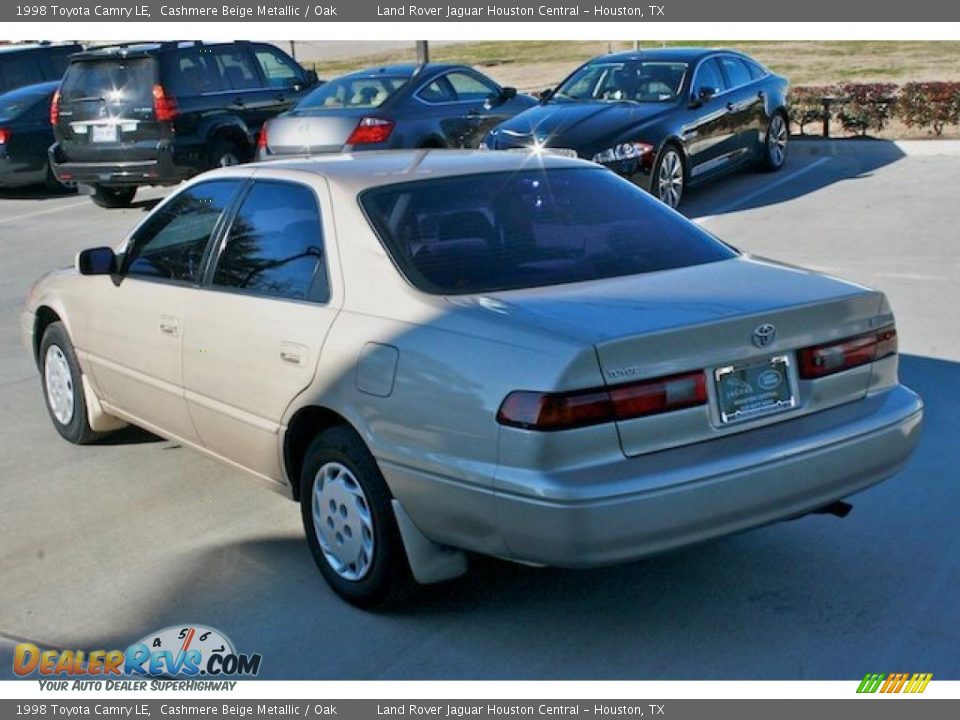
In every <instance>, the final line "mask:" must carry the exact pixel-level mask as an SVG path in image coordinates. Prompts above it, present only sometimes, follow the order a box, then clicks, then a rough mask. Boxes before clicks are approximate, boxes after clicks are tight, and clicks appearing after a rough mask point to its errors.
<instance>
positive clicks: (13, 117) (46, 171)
mask: <svg viewBox="0 0 960 720" xmlns="http://www.w3.org/2000/svg"><path fill="white" fill-rule="evenodd" d="M59 85H60V81H59V80H58V81H56V82H46V83H41V84H40V85H27V86H26V87H21V88H17V89H16V90H11V91H10V92H8V93H4V94H3V95H0V187H3V188H9V187H23V186H26V185H40V184H46V185H47V186H48V187H49V188H50V189H51V190H54V189H59V188H61V187H62V186H61V185H60V183H58V182H57V180H56V178H54V177H53V173H52V172H51V170H50V163H49V162H48V160H47V148H49V147H50V146H51V145H52V144H53V128H52V127H51V125H50V99H51V98H52V97H53V93H54V91H55V90H56V89H57V87H58V86H59Z"/></svg>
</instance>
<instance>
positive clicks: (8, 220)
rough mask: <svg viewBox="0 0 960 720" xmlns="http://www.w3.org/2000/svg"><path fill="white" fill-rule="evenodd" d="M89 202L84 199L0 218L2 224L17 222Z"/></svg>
mask: <svg viewBox="0 0 960 720" xmlns="http://www.w3.org/2000/svg"><path fill="white" fill-rule="evenodd" d="M88 204H89V201H88V200H84V201H83V202H75V203H70V204H69V205H58V206H57V207H53V208H47V209H46V210H36V211H35V212H29V213H24V214H23V215H14V216H13V217H11V218H0V225H4V224H6V223H11V222H16V221H17V220H26V219H27V218H32V217H36V216H37V215H49V214H50V213H55V212H60V211H61V210H69V209H70V208H76V207H80V206H81V205H88Z"/></svg>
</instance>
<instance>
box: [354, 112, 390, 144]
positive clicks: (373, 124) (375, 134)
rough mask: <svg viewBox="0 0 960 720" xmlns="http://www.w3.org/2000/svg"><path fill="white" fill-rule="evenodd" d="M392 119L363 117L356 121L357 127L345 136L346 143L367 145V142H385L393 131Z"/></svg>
mask: <svg viewBox="0 0 960 720" xmlns="http://www.w3.org/2000/svg"><path fill="white" fill-rule="evenodd" d="M395 124H396V123H394V122H393V120H387V119H386V118H378V117H364V118H361V119H360V122H359V123H357V127H356V128H354V130H353V132H352V133H350V137H348V138H347V145H367V144H369V143H381V142H386V140H387V138H389V137H390V133H392V132H393V126H394V125H395Z"/></svg>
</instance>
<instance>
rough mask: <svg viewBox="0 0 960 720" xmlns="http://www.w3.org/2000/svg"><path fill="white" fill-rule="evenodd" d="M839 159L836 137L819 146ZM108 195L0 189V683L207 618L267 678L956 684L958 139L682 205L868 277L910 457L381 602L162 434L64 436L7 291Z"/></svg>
mask: <svg viewBox="0 0 960 720" xmlns="http://www.w3.org/2000/svg"><path fill="white" fill-rule="evenodd" d="M838 148H839V149H838ZM165 192H166V191H164V190H148V191H143V192H141V193H140V195H139V196H138V201H137V205H136V206H135V207H133V208H131V209H127V210H104V209H101V208H98V207H95V206H94V205H93V204H92V203H91V202H90V201H89V200H88V199H87V198H84V197H78V196H76V195H57V196H48V195H45V194H42V193H38V194H32V193H29V192H8V193H3V194H0V579H2V582H0V677H10V676H11V657H12V649H13V646H14V645H15V644H16V643H17V642H20V641H23V640H29V641H32V642H35V643H37V644H39V645H42V646H46V647H51V648H86V649H94V648H113V647H125V646H126V645H127V644H129V643H130V642H133V641H135V640H137V639H139V638H141V637H143V636H145V635H146V634H147V633H148V632H150V631H153V630H157V629H160V628H163V627H166V626H169V625H175V624H181V623H201V624H205V625H209V626H213V627H215V628H218V629H219V630H221V631H222V632H224V633H225V634H226V635H228V636H229V637H230V638H231V639H232V640H233V642H234V644H235V646H236V647H237V648H238V649H239V650H240V651H241V652H259V653H261V654H262V655H263V666H262V677H266V678H272V679H298V678H310V679H338V678H351V679H405V678H414V679H446V678H458V679H567V678H569V679H728V678H740V679H847V680H851V679H854V678H856V679H859V678H861V677H863V675H864V674H865V673H866V672H868V671H872V672H893V671H898V672H921V671H922V672H932V673H934V677H935V678H940V679H946V678H950V679H960V653H958V652H957V648H958V647H960V521H958V520H960V482H958V474H957V468H960V442H957V432H958V430H960V409H958V398H960V393H958V390H957V388H958V387H960V283H958V282H957V278H958V277H960V233H958V228H960V202H958V198H960V152H957V151H956V149H955V146H953V145H950V144H949V143H930V144H928V145H925V146H922V147H921V148H918V149H917V148H913V147H912V146H909V147H908V146H897V145H894V144H892V143H883V142H875V143H867V144H864V143H848V144H839V145H838V144H834V145H827V144H822V143H809V144H806V145H801V144H800V143H797V144H795V146H794V152H793V153H792V155H791V157H790V159H789V161H788V164H787V166H786V167H785V168H784V170H783V171H781V172H780V173H778V174H773V175H764V174H757V173H744V174H741V175H737V176H735V177H732V178H729V179H726V180H723V181H720V182H719V183H717V184H715V185H712V186H710V187H709V188H707V189H704V190H701V191H696V192H693V193H692V194H691V195H690V197H689V198H688V202H687V203H686V206H685V208H684V211H685V212H686V213H687V214H688V215H690V216H691V217H693V218H695V219H697V221H698V222H701V223H702V224H703V226H704V227H706V228H708V229H709V230H711V231H712V232H715V233H717V234H718V235H720V236H721V237H722V238H724V239H726V240H727V241H729V242H731V243H732V244H733V245H735V246H737V247H739V248H741V249H742V250H744V251H747V252H750V253H753V254H757V255H763V256H768V257H773V258H777V259H780V260H783V261H786V262H791V263H796V264H798V265H804V266H808V267H812V268H815V269H818V270H822V271H825V272H828V273H831V274H836V275H840V276H842V277H845V278H849V279H852V280H855V281H858V282H863V283H865V284H869V285H872V286H875V287H879V288H881V289H883V290H885V291H886V292H887V293H888V295H889V297H890V299H891V302H892V304H893V307H894V310H895V312H896V313H897V318H898V331H899V338H900V350H901V353H902V359H901V373H902V377H903V379H904V381H905V382H906V383H907V384H908V385H909V386H911V387H912V388H914V389H915V390H917V391H918V392H919V393H920V394H921V395H922V396H923V398H924V400H925V401H926V403H927V416H926V427H925V430H924V435H923V439H922V441H921V444H920V447H919V450H918V451H917V454H916V456H915V458H914V459H913V461H912V462H911V463H910V465H909V466H908V467H907V468H906V469H905V470H903V471H902V472H901V473H900V474H899V475H897V476H896V477H895V478H894V479H892V480H890V481H888V482H886V483H883V484H881V485H879V486H877V487H875V488H872V489H870V490H869V491H867V492H865V493H862V494H860V495H858V496H856V497H855V498H853V500H852V502H853V504H854V511H853V513H852V514H851V515H850V516H848V517H847V518H846V519H843V520H839V519H836V518H833V517H829V516H811V517H807V518H803V519H800V520H796V521H792V522H788V523H781V524H778V525H774V526H771V527H767V528H763V529H760V530H755V531H752V532H749V533H744V534H741V535H737V536H734V537H729V538H725V539H721V540H717V541H713V542H710V543H707V544H704V545H700V546H697V547H692V548H687V549H685V550H682V551H679V552H674V553H671V554H668V555H664V556H659V557H656V558H653V559H649V560H646V561H643V562H637V563H633V564H630V565H624V566H618V567H612V568H606V569H601V570H591V571H569V570H555V569H534V568H529V567H523V566H519V565H513V564H509V563H505V562H501V561H496V560H490V559H478V560H476V561H474V562H473V563H472V570H471V572H470V574H468V575H467V576H466V577H463V578H460V579H458V580H456V581H454V582H451V583H447V584H445V585H442V586H435V587H433V588H429V589H427V590H425V591H424V592H423V594H422V595H421V596H420V597H419V598H418V600H417V601H416V602H414V603H412V604H410V605H409V606H407V607H405V608H403V609H401V610H399V611H395V612H391V613H369V612H363V611H360V610H356V609H354V608H351V607H349V606H347V605H345V604H344V603H342V602H341V601H340V600H338V599H337V598H336V597H335V596H334V595H333V593H332V592H331V591H330V590H328V588H327V586H326V585H325V584H324V582H323V581H322V579H321V578H320V576H319V574H318V572H317V571H316V569H315V567H314V565H313V562H312V559H311V557H310V554H309V552H308V550H307V547H306V544H305V542H304V539H303V531H302V528H301V525H300V518H299V512H298V508H297V507H296V506H295V505H294V504H293V503H291V502H290V501H288V500H285V499H283V498H281V497H279V496H277V495H275V494H273V493H271V492H269V491H266V490H264V489H263V488H262V486H261V485H260V484H259V483H258V482H257V481H255V480H252V479H248V478H247V477H246V476H245V475H244V474H243V473H240V472H238V471H236V470H233V469H231V468H229V467H227V466H225V465H221V464H218V463H217V462H215V461H213V460H210V459H207V458H205V457H202V456H200V455H199V454H197V453H194V452H192V451H190V450H187V449H184V448H181V447H178V446H177V445H175V444H173V443H170V442H167V441H163V440H159V439H156V438H153V437H151V436H149V435H146V434H144V433H140V432H137V431H125V432H124V433H121V434H120V435H118V436H117V437H114V438H113V439H111V440H108V441H106V442H104V443H103V444H100V445H95V446H88V447H74V446H71V445H69V444H67V443H66V442H64V441H62V440H61V439H60V437H59V436H58V435H57V433H56V432H55V430H54V429H53V427H52V426H51V424H50V420H49V419H48V417H47V413H46V410H45V409H44V405H43V400H42V397H41V390H40V382H39V378H38V375H37V372H36V368H35V367H34V365H33V362H32V360H31V359H30V358H29V357H28V356H27V354H26V353H25V351H24V350H23V349H22V348H21V346H20V344H19V337H18V313H19V311H20V305H21V303H22V300H23V297H24V295H25V293H26V291H27V288H28V287H29V285H30V283H32V282H33V280H35V279H36V278H37V277H39V276H40V275H41V274H43V273H44V272H46V271H48V270H50V269H52V268H56V267H59V266H63V265H67V264H69V263H71V262H72V260H73V257H74V255H75V253H76V252H77V251H78V250H80V249H82V248H85V247H91V246H95V245H105V244H107V245H112V244H115V243H116V242H117V241H119V240H120V239H121V237H122V236H123V235H124V234H125V232H127V231H128V230H129V229H130V228H131V227H132V226H133V225H134V224H135V223H136V222H137V221H138V220H139V219H140V218H142V217H143V216H144V213H145V212H146V211H147V210H148V209H149V207H150V206H151V205H152V201H154V200H156V199H157V198H159V197H161V196H162V195H163V194H164V193H165Z"/></svg>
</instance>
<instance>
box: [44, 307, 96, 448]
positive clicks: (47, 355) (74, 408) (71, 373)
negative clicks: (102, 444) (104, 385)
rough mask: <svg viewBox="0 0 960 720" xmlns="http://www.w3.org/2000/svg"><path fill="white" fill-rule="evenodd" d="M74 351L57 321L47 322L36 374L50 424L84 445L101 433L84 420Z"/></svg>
mask: <svg viewBox="0 0 960 720" xmlns="http://www.w3.org/2000/svg"><path fill="white" fill-rule="evenodd" d="M81 377H82V373H81V372H80V365H79V364H78V363H77V355H76V353H75V352H74V350H73V343H72V342H70V337H69V336H68V335H67V330H66V328H65V327H64V326H63V323H61V322H54V323H50V325H48V326H47V329H46V331H44V333H43V339H42V340H41V341H40V378H41V382H42V384H43V398H44V401H45V402H46V405H47V412H48V413H50V419H51V420H52V421H53V426H54V427H55V428H56V429H57V432H58V433H60V436H61V437H63V439H64V440H67V441H68V442H72V443H73V444H74V445H87V444H89V443H92V442H94V441H95V440H98V439H99V438H100V437H102V435H101V433H97V432H94V431H93V430H92V429H91V428H90V425H89V424H88V422H87V403H86V400H85V398H84V396H83V382H82V380H81Z"/></svg>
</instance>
